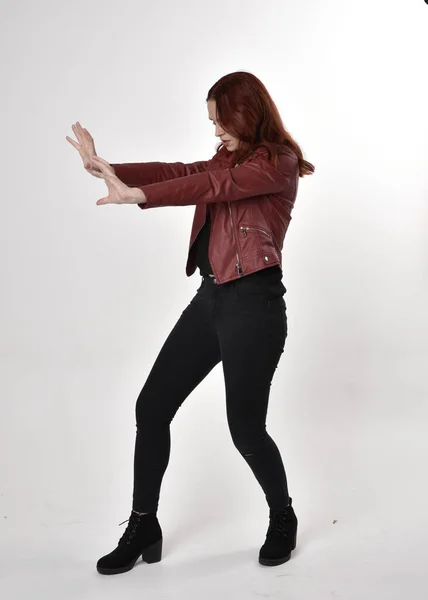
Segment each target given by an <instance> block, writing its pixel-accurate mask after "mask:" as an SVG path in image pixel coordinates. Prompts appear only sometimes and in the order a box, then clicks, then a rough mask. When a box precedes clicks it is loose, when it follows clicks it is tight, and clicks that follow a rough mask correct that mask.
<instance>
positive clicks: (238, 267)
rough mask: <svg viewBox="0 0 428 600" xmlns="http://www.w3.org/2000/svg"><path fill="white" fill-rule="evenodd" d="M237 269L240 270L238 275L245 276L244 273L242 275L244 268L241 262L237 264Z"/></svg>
mask: <svg viewBox="0 0 428 600" xmlns="http://www.w3.org/2000/svg"><path fill="white" fill-rule="evenodd" d="M236 267H237V269H238V275H239V276H240V277H241V275H243V273H242V267H241V265H240V263H239V262H238V263H236Z"/></svg>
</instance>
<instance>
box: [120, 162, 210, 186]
mask: <svg viewBox="0 0 428 600" xmlns="http://www.w3.org/2000/svg"><path fill="white" fill-rule="evenodd" d="M209 162H210V161H208V160H199V161H196V162H193V163H182V162H175V163H166V162H145V163H109V165H110V166H111V167H113V169H114V172H115V174H116V176H117V177H118V178H119V179H120V180H121V181H122V182H123V183H125V184H126V185H128V186H129V187H140V186H142V185H147V184H150V183H159V182H161V181H167V180H169V179H176V178H177V177H187V176H188V175H194V174H196V173H202V172H203V171H206V170H207V169H208V164H209Z"/></svg>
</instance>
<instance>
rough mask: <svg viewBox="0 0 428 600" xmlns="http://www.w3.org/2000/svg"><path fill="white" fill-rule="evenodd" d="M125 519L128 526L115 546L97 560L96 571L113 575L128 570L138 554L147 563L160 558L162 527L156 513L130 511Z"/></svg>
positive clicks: (157, 560)
mask: <svg viewBox="0 0 428 600" xmlns="http://www.w3.org/2000/svg"><path fill="white" fill-rule="evenodd" d="M127 521H129V523H128V526H127V528H126V530H125V532H124V534H123V535H122V537H121V538H120V540H119V542H118V546H117V548H115V549H114V550H113V552H110V554H106V556H103V557H102V558H100V559H99V561H98V562H97V571H98V573H102V574H103V575H113V574H116V573H125V572H126V571H130V570H131V569H132V567H133V566H134V565H135V563H136V562H137V560H138V558H139V557H140V556H141V558H142V560H143V561H145V562H147V563H154V562H159V561H160V560H161V557H162V529H161V527H160V525H159V521H158V519H157V516H156V514H155V513H147V514H145V515H138V514H137V513H136V512H134V511H132V513H131V516H130V517H129V519H127ZM123 523H126V521H123ZM123 523H119V525H122V524H123Z"/></svg>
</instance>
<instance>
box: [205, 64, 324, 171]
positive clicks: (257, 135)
mask: <svg viewBox="0 0 428 600" xmlns="http://www.w3.org/2000/svg"><path fill="white" fill-rule="evenodd" d="M208 100H215V103H216V111H217V120H218V121H219V123H221V126H222V127H223V128H224V129H225V131H227V133H229V134H230V135H232V136H233V137H236V138H238V139H239V140H240V144H239V148H238V149H237V150H235V151H234V153H230V154H233V162H236V163H238V162H242V161H243V160H245V159H246V158H248V157H249V156H250V155H251V154H252V153H253V152H254V151H255V149H256V148H258V147H260V146H266V147H267V149H268V151H269V158H270V160H272V161H273V164H274V166H275V167H276V166H277V165H278V150H279V147H280V146H288V147H289V148H291V149H292V150H293V151H294V152H295V154H296V155H297V158H298V160H299V176H300V177H304V176H305V175H312V173H313V172H314V171H315V167H314V165H313V164H312V163H310V162H308V161H307V160H305V159H304V158H303V153H302V150H301V149H300V146H299V145H298V143H297V142H296V141H295V140H294V139H293V138H292V137H291V135H290V133H289V132H288V131H287V130H286V128H285V126H284V124H283V122H282V119H281V117H280V115H279V112H278V109H277V107H276V105H275V103H274V101H273V100H272V98H271V96H270V94H269V92H268V91H267V89H266V87H265V86H264V84H263V83H262V82H261V81H260V79H258V78H257V77H256V76H255V75H253V74H252V73H247V72H246V71H236V72H235V73H229V74H228V75H224V77H222V78H221V79H219V80H218V81H217V82H216V83H215V84H214V85H213V86H212V87H211V89H210V90H209V92H208V96H207V99H206V101H207V102H208ZM223 147H225V146H224V144H223V143H222V142H220V145H219V146H218V147H217V152H220V151H221V150H222V149H223Z"/></svg>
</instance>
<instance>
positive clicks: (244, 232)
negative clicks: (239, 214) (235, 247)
mask: <svg viewBox="0 0 428 600" xmlns="http://www.w3.org/2000/svg"><path fill="white" fill-rule="evenodd" d="M240 229H241V231H242V235H243V236H244V237H245V236H246V235H247V228H246V227H243V226H242V225H241V227H240Z"/></svg>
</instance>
